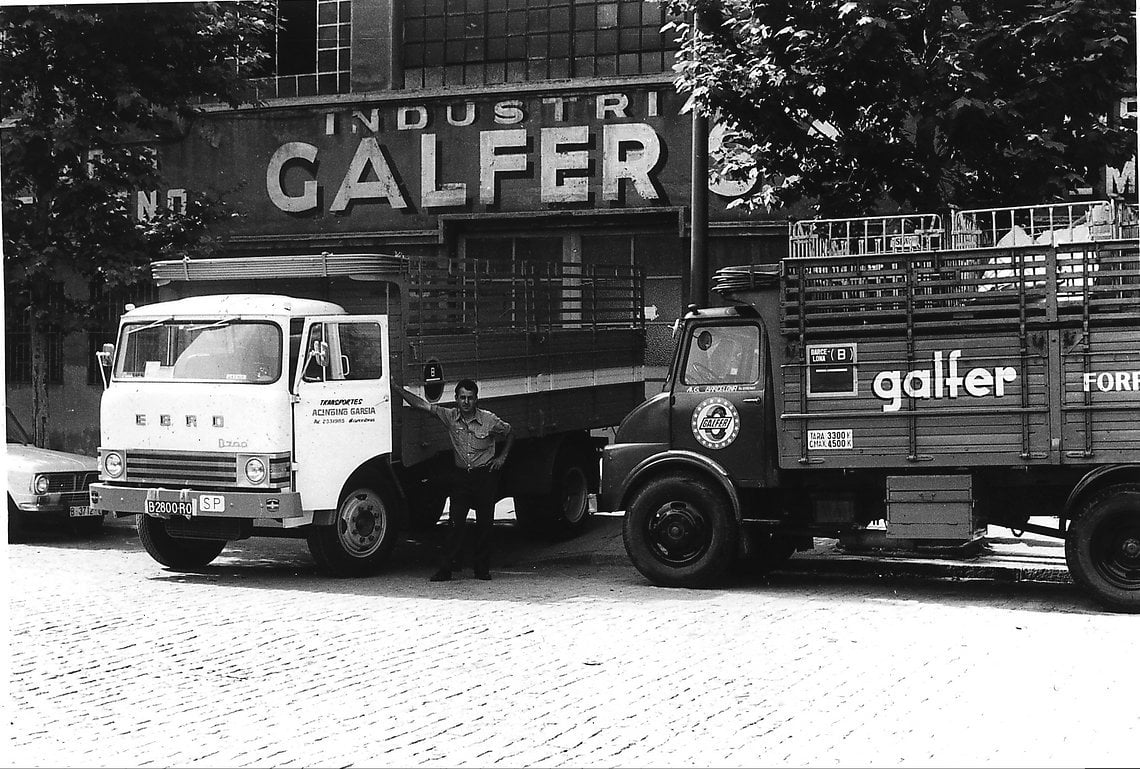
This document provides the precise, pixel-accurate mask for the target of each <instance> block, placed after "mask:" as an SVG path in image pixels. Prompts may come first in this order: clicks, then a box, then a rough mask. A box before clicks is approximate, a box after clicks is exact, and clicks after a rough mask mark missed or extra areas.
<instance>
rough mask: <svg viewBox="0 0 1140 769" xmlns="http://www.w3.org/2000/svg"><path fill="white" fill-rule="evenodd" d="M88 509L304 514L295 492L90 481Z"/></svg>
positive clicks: (159, 515)
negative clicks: (188, 487)
mask: <svg viewBox="0 0 1140 769" xmlns="http://www.w3.org/2000/svg"><path fill="white" fill-rule="evenodd" d="M90 491H91V510H92V511H93V512H94V511H96V510H98V511H100V512H104V513H144V514H146V515H153V516H155V517H156V518H172V517H174V516H181V517H186V518H198V517H206V518H280V519H282V520H288V519H292V518H302V517H304V512H303V511H302V510H301V495H300V494H297V493H295V492H283V491H282V492H250V491H197V490H195V489H167V488H162V487H153V488H146V489H140V488H137V487H134V486H112V485H110V484H107V483H93V484H91V488H90Z"/></svg>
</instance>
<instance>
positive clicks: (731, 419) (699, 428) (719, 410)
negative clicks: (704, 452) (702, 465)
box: [693, 395, 740, 449]
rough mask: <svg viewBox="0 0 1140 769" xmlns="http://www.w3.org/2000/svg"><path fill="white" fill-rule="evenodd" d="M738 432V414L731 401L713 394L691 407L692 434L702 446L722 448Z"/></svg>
mask: <svg viewBox="0 0 1140 769" xmlns="http://www.w3.org/2000/svg"><path fill="white" fill-rule="evenodd" d="M739 432H740V414H738V413H737V412H736V406H733V405H732V402H731V401H729V400H726V399H725V398H721V397H720V396H716V395H714V396H713V397H711V398H705V399H704V400H703V401H701V402H700V403H698V404H697V407H696V408H695V409H693V435H694V436H696V438H697V440H698V441H699V442H700V444H701V445H702V446H706V447H708V448H710V449H723V448H724V447H725V446H727V445H729V444H730V443H732V442H733V441H734V440H736V434H737V433H739Z"/></svg>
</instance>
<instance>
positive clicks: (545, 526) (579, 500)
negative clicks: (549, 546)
mask: <svg viewBox="0 0 1140 769" xmlns="http://www.w3.org/2000/svg"><path fill="white" fill-rule="evenodd" d="M551 482H552V484H553V485H552V488H551V490H550V491H549V492H548V493H546V494H527V495H516V496H515V520H516V521H518V524H519V527H520V528H522V529H523V530H524V531H528V532H532V533H535V534H541V535H545V536H549V537H551V538H553V539H569V538H571V537H575V536H577V535H578V534H579V533H581V531H582V529H583V528H584V527H585V525H586V522H587V521H588V520H589V519H590V475H589V471H588V469H587V467H586V465H585V460H584V459H582V458H577V457H574V456H572V457H567V458H565V459H563V458H561V457H560V458H559V459H558V461H557V463H556V464H555V466H554V477H553V478H552V481H551Z"/></svg>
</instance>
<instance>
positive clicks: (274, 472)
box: [123, 450, 290, 488]
mask: <svg viewBox="0 0 1140 769" xmlns="http://www.w3.org/2000/svg"><path fill="white" fill-rule="evenodd" d="M289 467H290V465H289V455H288V454H283V455H273V456H271V457H270V458H269V477H270V484H271V485H273V486H278V487H280V486H284V485H286V484H288V482H289V477H290V476H289ZM238 472H239V470H238V458H237V455H236V454H223V453H219V452H192V453H191V452H171V451H145V450H141V451H128V452H126V473H125V474H124V477H123V480H124V481H126V482H127V483H155V484H162V485H172V486H214V487H235V488H236V487H239V486H240V487H242V488H245V486H244V485H242V484H240V483H239V480H238V478H239V476H238Z"/></svg>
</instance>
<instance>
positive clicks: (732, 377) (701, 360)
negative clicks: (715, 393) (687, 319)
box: [681, 325, 760, 385]
mask: <svg viewBox="0 0 1140 769" xmlns="http://www.w3.org/2000/svg"><path fill="white" fill-rule="evenodd" d="M759 364H760V329H759V328H758V327H757V326H753V325H748V326H740V325H736V326H697V327H695V328H693V329H691V330H690V332H689V339H688V344H687V345H686V358H685V365H684V366H683V367H682V369H681V381H682V383H683V384H687V385H705V384H723V385H751V384H755V383H757V382H758V381H759V380H760V365H759Z"/></svg>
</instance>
